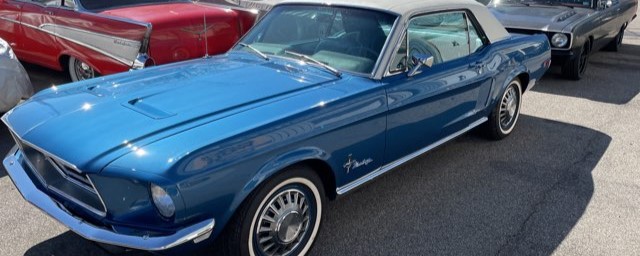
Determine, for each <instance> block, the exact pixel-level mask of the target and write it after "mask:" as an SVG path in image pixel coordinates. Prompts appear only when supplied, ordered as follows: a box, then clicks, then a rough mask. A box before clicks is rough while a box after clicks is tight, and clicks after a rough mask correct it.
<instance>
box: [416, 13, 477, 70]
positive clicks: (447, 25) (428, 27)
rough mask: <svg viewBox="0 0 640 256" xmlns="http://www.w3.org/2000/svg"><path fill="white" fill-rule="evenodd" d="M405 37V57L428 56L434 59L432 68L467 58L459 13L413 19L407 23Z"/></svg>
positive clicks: (464, 22) (464, 21)
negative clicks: (414, 55) (406, 44)
mask: <svg viewBox="0 0 640 256" xmlns="http://www.w3.org/2000/svg"><path fill="white" fill-rule="evenodd" d="M407 35H408V42H409V44H408V46H409V56H412V55H413V54H415V53H422V54H429V55H431V56H433V57H434V65H437V64H439V63H443V62H447V61H450V60H454V59H458V58H461V57H465V56H467V55H469V38H468V36H467V35H468V34H467V19H466V17H465V14H464V13H463V12H454V13H438V14H429V15H425V16H420V17H417V18H415V19H413V20H411V22H409V28H408V31H407ZM409 66H412V65H411V63H409Z"/></svg>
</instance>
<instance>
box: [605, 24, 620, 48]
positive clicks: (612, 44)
mask: <svg viewBox="0 0 640 256" xmlns="http://www.w3.org/2000/svg"><path fill="white" fill-rule="evenodd" d="M623 39H624V28H621V29H620V32H618V34H617V35H616V37H615V38H614V39H613V41H611V42H610V43H609V44H608V45H607V47H605V50H607V51H610V52H617V51H619V50H620V47H622V40H623Z"/></svg>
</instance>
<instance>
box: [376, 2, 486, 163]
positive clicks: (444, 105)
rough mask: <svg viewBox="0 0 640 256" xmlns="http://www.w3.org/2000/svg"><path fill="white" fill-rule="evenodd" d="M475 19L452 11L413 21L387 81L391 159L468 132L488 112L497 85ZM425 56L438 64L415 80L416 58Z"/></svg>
mask: <svg viewBox="0 0 640 256" xmlns="http://www.w3.org/2000/svg"><path fill="white" fill-rule="evenodd" d="M469 17H470V14H469V13H468V12H466V11H452V12H443V13H432V14H425V15H420V16H417V17H414V18H412V19H411V20H410V21H409V23H408V28H407V30H406V36H405V37H404V39H403V42H402V43H401V46H400V47H399V50H398V52H397V53H396V56H395V57H394V58H393V60H392V62H391V65H390V68H389V76H388V77H387V78H385V79H384V80H383V81H384V82H385V83H386V90H387V97H388V102H389V114H388V116H387V135H386V136H387V150H386V152H385V159H386V161H394V160H396V159H399V158H401V157H403V156H406V155H409V154H411V153H413V152H416V151H419V150H420V149H423V148H425V147H427V146H428V145H431V144H433V143H436V142H437V141H438V140H441V139H442V138H444V137H447V136H449V135H451V134H453V133H455V132H458V131H460V130H462V129H464V128H465V127H467V126H468V125H469V124H470V123H472V122H474V121H476V119H478V117H477V113H479V111H480V110H481V109H484V107H485V105H486V101H487V98H488V96H489V91H490V89H491V84H492V78H491V75H490V73H489V72H486V68H485V65H486V64H487V61H488V60H487V59H488V58H487V57H486V54H485V52H487V48H488V47H485V46H487V45H488V40H487V39H486V37H483V36H480V35H481V34H482V33H481V32H480V33H479V32H478V31H479V30H478V29H476V28H477V27H478V26H476V25H474V23H475V22H472V21H475V19H473V18H472V19H469ZM476 24H477V23H476ZM470 38H473V39H472V40H470ZM419 54H428V55H431V56H433V57H434V64H433V66H432V67H423V68H422V69H420V71H419V72H420V73H419V74H416V75H414V76H411V75H410V73H411V71H410V70H411V69H413V68H414V65H415V64H413V63H412V61H411V60H412V56H416V55H419Z"/></svg>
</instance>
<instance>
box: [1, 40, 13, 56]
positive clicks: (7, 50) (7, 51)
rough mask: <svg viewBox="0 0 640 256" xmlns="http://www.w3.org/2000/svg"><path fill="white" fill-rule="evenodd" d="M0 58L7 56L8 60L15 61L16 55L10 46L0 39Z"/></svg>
mask: <svg viewBox="0 0 640 256" xmlns="http://www.w3.org/2000/svg"><path fill="white" fill-rule="evenodd" d="M0 56H7V57H9V59H12V60H13V59H15V58H16V55H15V54H14V53H13V50H11V46H9V43H7V42H6V41H4V40H2V39H0Z"/></svg>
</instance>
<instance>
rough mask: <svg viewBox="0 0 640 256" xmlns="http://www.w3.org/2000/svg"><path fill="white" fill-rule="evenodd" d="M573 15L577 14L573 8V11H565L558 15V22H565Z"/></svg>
mask: <svg viewBox="0 0 640 256" xmlns="http://www.w3.org/2000/svg"><path fill="white" fill-rule="evenodd" d="M573 15H576V11H573V10H571V11H567V12H563V13H561V14H559V15H558V16H556V22H563V21H565V20H567V19H568V18H571V17H572V16H573Z"/></svg>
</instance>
